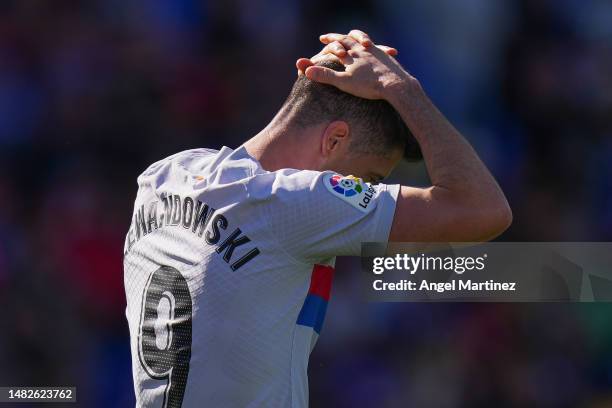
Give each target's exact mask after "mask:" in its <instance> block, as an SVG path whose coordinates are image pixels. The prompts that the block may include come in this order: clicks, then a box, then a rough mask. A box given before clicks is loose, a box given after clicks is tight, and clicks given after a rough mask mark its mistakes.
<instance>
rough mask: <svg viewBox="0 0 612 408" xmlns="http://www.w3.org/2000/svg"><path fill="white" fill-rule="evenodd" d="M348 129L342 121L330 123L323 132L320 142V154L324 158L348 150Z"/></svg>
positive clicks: (346, 124)
mask: <svg viewBox="0 0 612 408" xmlns="http://www.w3.org/2000/svg"><path fill="white" fill-rule="evenodd" d="M349 138H350V129H349V125H348V123H346V122H345V121H343V120H335V121H333V122H331V123H330V124H329V125H327V127H326V128H325V130H324V131H323V137H322V142H321V153H322V154H323V156H324V157H329V156H330V155H333V154H337V153H340V152H345V151H346V149H347V148H348V144H349Z"/></svg>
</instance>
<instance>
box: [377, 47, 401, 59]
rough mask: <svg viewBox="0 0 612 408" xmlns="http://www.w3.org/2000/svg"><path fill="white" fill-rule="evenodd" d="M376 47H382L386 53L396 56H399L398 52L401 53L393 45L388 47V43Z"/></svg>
mask: <svg viewBox="0 0 612 408" xmlns="http://www.w3.org/2000/svg"><path fill="white" fill-rule="evenodd" d="M376 47H378V48H380V49H381V50H383V51H384V52H385V53H386V54H388V55H390V56H392V57H395V56H397V54H399V52H398V51H397V49H396V48H393V47H388V46H386V45H377V46H376Z"/></svg>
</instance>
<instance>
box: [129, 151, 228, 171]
mask: <svg viewBox="0 0 612 408" xmlns="http://www.w3.org/2000/svg"><path fill="white" fill-rule="evenodd" d="M218 153H219V150H214V149H207V148H198V149H189V150H183V151H181V152H178V153H174V154H172V155H170V156H167V157H164V158H163V159H161V160H158V161H156V162H154V163H152V164H150V165H149V166H148V167H147V168H146V169H145V170H144V171H143V172H142V173H141V174H140V177H142V176H144V177H146V176H148V175H151V174H154V173H156V172H158V171H159V169H160V168H162V167H164V166H165V165H168V164H170V163H177V164H181V165H186V164H189V163H191V162H193V161H196V160H199V159H202V158H206V157H210V156H213V155H216V154H218Z"/></svg>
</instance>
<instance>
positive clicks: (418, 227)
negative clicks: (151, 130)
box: [124, 30, 511, 408]
mask: <svg viewBox="0 0 612 408" xmlns="http://www.w3.org/2000/svg"><path fill="white" fill-rule="evenodd" d="M321 41H322V42H323V43H324V44H326V46H325V47H324V49H323V51H322V52H321V53H319V54H317V56H315V57H313V58H311V59H307V58H301V59H299V60H298V61H297V68H298V72H299V75H298V78H297V80H296V81H295V84H294V85H293V89H292V90H291V92H290V94H289V97H288V98H287V100H286V101H285V103H284V104H283V106H282V107H281V109H280V111H279V112H278V114H277V115H276V116H275V117H274V119H273V120H272V121H271V122H270V124H269V125H268V126H267V127H266V128H265V129H263V130H262V131H261V132H260V133H259V134H257V135H255V136H254V137H252V138H251V139H250V140H248V141H246V142H245V143H244V144H243V145H242V146H240V147H238V148H236V149H231V148H229V147H223V148H222V149H221V150H219V151H216V150H211V149H204V148H202V149H194V150H188V151H185V152H181V153H177V154H175V155H173V156H170V157H168V158H166V159H163V160H161V161H158V162H157V163H154V164H152V165H151V166H150V167H149V168H147V169H146V170H145V171H144V172H143V173H142V174H141V175H140V176H139V177H138V186H139V188H138V193H137V197H136V201H135V207H134V214H133V220H132V224H131V226H130V229H129V232H128V234H127V237H126V242H125V251H124V252H125V257H124V268H125V290H126V295H127V310H126V316H127V319H128V323H129V329H130V335H131V352H132V367H133V378H134V386H135V392H136V399H137V405H138V406H142V407H202V406H206V407H222V408H225V407H228V408H229V407H305V406H307V405H308V379H307V367H308V358H309V355H310V352H311V350H312V349H313V347H314V345H315V343H316V341H317V338H318V336H319V333H320V332H321V328H322V325H323V320H324V317H325V311H326V308H327V303H328V301H329V296H330V288H331V283H332V277H333V273H334V260H335V257H336V256H338V255H358V254H359V253H360V243H361V242H363V241H387V240H390V241H481V240H488V239H490V238H492V237H494V236H496V235H498V234H500V233H501V232H502V231H503V230H504V229H506V228H507V227H508V225H509V224H510V222H511V212H510V209H509V207H508V203H507V202H506V199H505V197H504V194H503V193H502V191H501V190H500V188H499V186H498V185H497V183H496V182H495V180H494V179H493V177H492V176H491V174H490V173H489V171H488V170H487V168H486V167H485V166H484V165H483V163H482V162H481V161H480V160H479V158H478V156H477V155H476V153H475V152H474V150H473V149H472V148H471V147H470V145H469V144H468V142H466V140H465V139H464V138H463V137H462V136H461V135H460V134H459V132H458V131H457V130H456V129H455V128H454V127H453V126H452V125H451V124H450V123H449V122H448V121H447V120H446V119H445V118H444V117H443V115H442V114H441V113H440V112H439V111H438V110H437V109H436V108H435V106H434V105H433V104H432V102H431V101H430V100H429V99H428V98H427V96H426V95H425V92H424V91H423V89H422V88H421V86H420V85H419V82H418V81H417V80H416V79H415V78H414V77H413V76H411V75H410V74H409V73H408V72H407V71H405V70H404V69H403V68H402V67H401V66H400V64H399V63H398V62H397V61H396V59H395V58H394V55H396V53H397V51H396V50H394V49H392V48H389V47H384V46H376V45H375V44H373V43H372V41H371V40H370V38H369V37H368V36H367V35H366V34H365V33H363V32H361V31H357V30H353V31H351V32H350V33H349V34H348V35H341V34H326V35H323V36H321ZM412 136H414V138H415V139H416V140H417V141H418V145H419V146H420V150H421V152H422V156H423V158H424V160H425V163H426V166H427V170H428V172H429V175H430V178H431V182H432V185H431V187H428V188H413V187H409V186H404V185H402V186H399V185H385V184H382V183H378V182H380V181H381V180H382V179H384V177H385V176H387V175H388V174H389V173H390V172H391V170H392V169H393V168H394V167H395V166H396V164H397V163H398V162H399V161H400V160H401V159H402V157H403V155H404V153H405V152H406V151H408V152H409V154H410V155H412V156H414V155H415V151H416V150H415V149H414V146H412V145H411V143H410V140H411V137H412Z"/></svg>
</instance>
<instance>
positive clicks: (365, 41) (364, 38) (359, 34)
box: [348, 30, 374, 48]
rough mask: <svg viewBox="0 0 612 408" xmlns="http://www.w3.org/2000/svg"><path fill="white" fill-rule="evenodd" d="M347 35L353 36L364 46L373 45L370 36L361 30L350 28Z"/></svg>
mask: <svg viewBox="0 0 612 408" xmlns="http://www.w3.org/2000/svg"><path fill="white" fill-rule="evenodd" d="M348 35H349V37H353V38H354V39H355V40H357V41H359V43H360V44H361V45H363V46H364V47H366V48H367V47H370V46H372V45H374V43H373V42H372V40H371V39H370V36H369V35H367V34H366V33H364V32H363V31H361V30H351V31H350V32H349V34H348Z"/></svg>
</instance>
